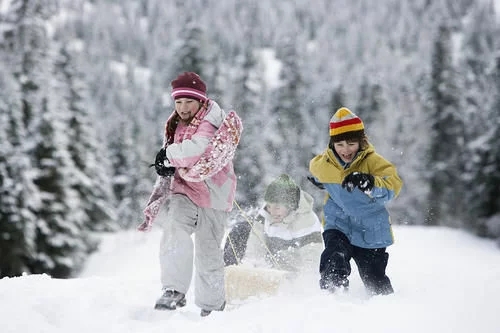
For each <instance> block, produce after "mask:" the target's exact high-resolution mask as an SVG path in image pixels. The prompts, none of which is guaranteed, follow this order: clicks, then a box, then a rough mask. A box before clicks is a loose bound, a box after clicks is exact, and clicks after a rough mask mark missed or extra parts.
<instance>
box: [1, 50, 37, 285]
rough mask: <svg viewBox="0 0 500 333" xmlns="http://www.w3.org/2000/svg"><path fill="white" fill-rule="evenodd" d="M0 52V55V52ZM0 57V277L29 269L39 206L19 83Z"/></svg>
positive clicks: (33, 250)
mask: <svg viewBox="0 0 500 333" xmlns="http://www.w3.org/2000/svg"><path fill="white" fill-rule="evenodd" d="M0 55H3V54H1V53H0ZM1 60H5V58H2V57H1V56H0V151H1V152H2V153H1V154H0V278H2V277H5V276H18V275H21V274H23V273H24V272H29V271H30V270H29V267H28V264H29V263H30V262H31V261H32V259H33V258H34V256H35V251H36V249H35V232H34V226H35V225H36V223H37V220H38V219H37V217H36V215H35V214H34V212H35V211H36V210H37V209H38V208H39V207H40V198H39V197H38V191H37V188H36V187H35V186H34V184H33V179H32V178H33V172H31V170H32V167H31V162H30V159H29V157H28V156H27V155H25V154H23V152H22V143H23V142H24V140H25V139H26V135H25V134H26V133H25V128H24V124H23V122H22V119H21V98H20V91H19V85H18V84H17V83H16V82H15V80H14V77H13V76H12V75H11V73H9V72H8V71H7V69H6V68H5V67H4V66H3V62H2V61H1Z"/></svg>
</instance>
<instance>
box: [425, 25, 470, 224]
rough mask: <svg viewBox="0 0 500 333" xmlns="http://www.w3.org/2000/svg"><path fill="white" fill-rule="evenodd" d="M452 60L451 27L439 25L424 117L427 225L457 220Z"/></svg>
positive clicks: (458, 117)
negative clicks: (427, 140) (427, 137)
mask: <svg viewBox="0 0 500 333" xmlns="http://www.w3.org/2000/svg"><path fill="white" fill-rule="evenodd" d="M452 60H453V59H452V45H451V30H450V28H448V27H445V26H441V27H440V29H439V33H438V35H437V38H436V41H435V44H434V51H433V56H432V75H431V87H430V96H431V103H432V107H431V109H430V114H429V118H428V119H429V125H430V140H431V142H430V147H429V151H428V155H427V162H426V164H427V165H428V166H429V167H428V168H429V174H428V179H429V184H430V188H429V197H428V207H429V208H428V215H427V219H426V222H427V223H428V224H430V225H438V224H442V225H454V224H455V223H460V220H458V219H457V218H459V217H460V213H461V211H460V209H459V208H460V207H461V202H460V196H461V194H460V193H462V191H463V188H462V185H463V183H462V181H461V178H460V177H461V175H462V174H463V163H461V162H462V161H461V153H462V150H463V147H464V142H463V135H464V126H463V115H462V114H461V108H460V98H459V89H458V88H459V86H458V81H457V75H456V72H455V69H454V67H453V62H452ZM455 226H456V224H455Z"/></svg>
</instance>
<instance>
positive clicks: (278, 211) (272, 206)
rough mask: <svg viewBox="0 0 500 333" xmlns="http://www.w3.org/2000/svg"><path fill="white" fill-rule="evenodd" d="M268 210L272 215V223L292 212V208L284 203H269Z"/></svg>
mask: <svg viewBox="0 0 500 333" xmlns="http://www.w3.org/2000/svg"><path fill="white" fill-rule="evenodd" d="M267 211H268V212H269V215H271V221H272V223H279V222H281V221H283V219H284V218H285V217H287V216H288V214H290V211H291V209H290V208H289V207H287V206H285V205H283V204H279V203H268V204H267Z"/></svg>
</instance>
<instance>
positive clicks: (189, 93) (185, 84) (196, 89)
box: [172, 72, 208, 103]
mask: <svg viewBox="0 0 500 333" xmlns="http://www.w3.org/2000/svg"><path fill="white" fill-rule="evenodd" d="M172 97H173V98H174V100H176V99H178V98H192V99H195V100H197V101H200V102H201V103H205V102H206V101H207V99H208V98H207V86H206V85H205V82H203V80H202V79H201V78H200V76H199V75H198V74H196V73H193V72H184V73H182V74H180V75H179V76H178V77H177V78H176V79H175V80H173V81H172Z"/></svg>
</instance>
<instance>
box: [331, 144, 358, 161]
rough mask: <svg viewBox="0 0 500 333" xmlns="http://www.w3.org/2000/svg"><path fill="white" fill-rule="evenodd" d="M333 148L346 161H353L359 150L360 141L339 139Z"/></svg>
mask: <svg viewBox="0 0 500 333" xmlns="http://www.w3.org/2000/svg"><path fill="white" fill-rule="evenodd" d="M333 148H334V149H335V152H336V153H337V155H339V157H340V158H341V159H342V161H344V162H345V163H351V162H352V160H353V159H354V157H355V156H356V154H357V153H358V151H359V142H358V141H345V140H344V141H338V142H335V143H334V144H333Z"/></svg>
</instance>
